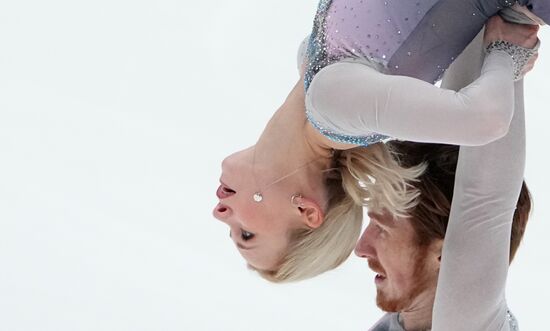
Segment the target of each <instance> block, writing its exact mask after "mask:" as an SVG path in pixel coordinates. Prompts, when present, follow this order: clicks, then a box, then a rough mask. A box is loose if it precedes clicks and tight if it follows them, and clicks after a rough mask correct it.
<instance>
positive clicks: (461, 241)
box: [432, 45, 525, 331]
mask: <svg viewBox="0 0 550 331" xmlns="http://www.w3.org/2000/svg"><path fill="white" fill-rule="evenodd" d="M471 46H472V45H471ZM461 57H462V59H460V61H457V62H456V63H454V64H453V67H452V69H451V71H450V72H449V75H448V76H447V77H445V79H444V83H443V85H444V86H445V87H449V88H457V87H458V86H460V85H461V84H465V83H468V82H469V80H471V79H472V77H477V74H478V73H479V71H478V72H476V69H475V68H477V70H479V67H480V64H481V60H480V58H481V56H480V47H479V45H478V48H477V51H476V49H475V48H472V49H470V50H468V51H467V52H465V53H464V54H463V55H462V56H461ZM512 92H513V93H512V95H513V96H514V99H515V100H514V103H513V105H514V114H513V118H512V121H511V124H510V129H509V131H508V133H507V134H506V135H505V136H504V137H503V138H502V139H499V140H497V141H494V142H492V143H490V144H487V145H484V146H481V147H464V146H463V147H461V148H460V154H459V161H458V165H457V170H456V178H455V188H454V197H453V202H452V207H451V213H450V219H449V225H448V228H447V233H446V237H445V241H444V245H443V255H442V259H441V270H440V273H439V281H438V287H437V292H436V299H435V304H434V310H433V323H432V330H438V331H441V330H445V331H453V330H469V331H476V330H479V331H492V330H510V324H509V321H508V315H507V305H506V300H505V295H504V292H505V283H506V276H507V272H508V263H509V262H508V261H509V246H510V235H511V224H512V219H513V214H514V210H515V206H516V203H517V201H518V197H519V192H520V189H521V184H522V180H523V172H524V164H525V123H524V109H523V81H518V82H516V83H515V86H514V90H513V91H512Z"/></svg>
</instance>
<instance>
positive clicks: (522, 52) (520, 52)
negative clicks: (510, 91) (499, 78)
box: [486, 40, 539, 80]
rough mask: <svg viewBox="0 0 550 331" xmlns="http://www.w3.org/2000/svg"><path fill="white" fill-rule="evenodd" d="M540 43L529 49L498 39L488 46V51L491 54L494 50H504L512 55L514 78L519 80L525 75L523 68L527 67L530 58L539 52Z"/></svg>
mask: <svg viewBox="0 0 550 331" xmlns="http://www.w3.org/2000/svg"><path fill="white" fill-rule="evenodd" d="M538 45H539V44H538V43H537V46H535V48H533V49H529V48H525V47H521V46H518V45H514V44H512V43H510V42H507V41H504V40H497V41H493V42H491V43H490V44H489V45H488V46H487V48H486V51H487V54H490V53H491V52H494V51H503V52H505V53H507V54H508V55H510V56H511V57H512V60H513V61H514V65H513V66H514V80H518V79H521V78H522V77H523V75H522V72H523V68H524V67H525V65H526V64H527V62H529V59H530V58H531V57H532V56H533V55H535V54H536V53H537V50H538Z"/></svg>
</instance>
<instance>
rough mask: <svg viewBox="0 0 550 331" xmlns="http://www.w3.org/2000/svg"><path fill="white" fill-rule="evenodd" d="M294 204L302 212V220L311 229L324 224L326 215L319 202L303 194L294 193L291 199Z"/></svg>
mask: <svg viewBox="0 0 550 331" xmlns="http://www.w3.org/2000/svg"><path fill="white" fill-rule="evenodd" d="M291 202H292V205H293V206H294V208H296V211H297V212H298V213H299V214H300V218H301V221H302V222H303V223H304V224H305V225H306V226H307V227H308V228H310V229H317V228H318V227H320V226H321V225H322V224H323V221H324V220H325V215H324V212H323V209H322V208H321V206H319V204H318V203H317V202H316V201H314V200H312V199H309V198H304V197H302V196H301V195H294V196H293V197H292V199H291Z"/></svg>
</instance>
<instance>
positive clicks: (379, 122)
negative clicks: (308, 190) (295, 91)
mask: <svg viewBox="0 0 550 331" xmlns="http://www.w3.org/2000/svg"><path fill="white" fill-rule="evenodd" d="M428 60H429V59H428ZM511 77H512V58H511V57H510V56H509V55H508V54H505V53H504V52H494V53H492V54H490V56H488V57H487V59H486V61H485V63H484V66H483V69H482V75H481V76H480V77H479V78H478V79H477V80H476V81H474V82H473V83H472V84H470V85H469V86H467V87H465V88H463V89H461V90H460V91H458V92H455V91H452V90H445V89H440V88H438V87H436V86H433V85H431V84H429V83H426V82H424V81H421V80H418V79H414V78H410V77H405V76H391V75H386V74H382V73H380V72H378V71H376V70H375V69H372V68H371V67H369V66H368V65H365V64H363V63H358V62H352V61H351V60H350V61H349V62H339V63H336V64H332V65H330V66H328V67H326V68H324V69H322V70H321V71H320V72H319V73H317V75H316V76H315V77H314V79H313V81H312V82H311V85H310V87H309V89H308V91H307V94H306V109H307V111H308V112H309V115H310V116H311V117H312V118H314V119H315V121H317V122H319V123H320V124H321V125H322V126H323V127H326V128H330V129H331V130H333V131H335V132H337V133H342V134H347V135H352V136H362V135H364V134H365V133H368V132H376V133H379V134H383V135H387V136H391V137H394V138H398V139H402V140H410V141H416V142H432V143H448V144H458V145H483V144H486V143H489V142H491V141H494V140H496V139H498V138H500V137H502V136H503V135H504V134H506V132H507V130H508V126H509V123H510V119H511V117H512V113H513V107H512V103H513V99H512V96H513V82H512V79H511Z"/></svg>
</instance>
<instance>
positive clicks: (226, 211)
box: [213, 203, 233, 223]
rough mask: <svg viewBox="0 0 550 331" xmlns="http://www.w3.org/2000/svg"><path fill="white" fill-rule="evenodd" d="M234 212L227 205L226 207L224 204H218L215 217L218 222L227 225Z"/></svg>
mask: <svg viewBox="0 0 550 331" xmlns="http://www.w3.org/2000/svg"><path fill="white" fill-rule="evenodd" d="M232 213H233V211H232V210H231V208H230V207H229V206H227V205H224V204H223V203H218V204H217V205H216V207H215V208H214V212H213V214H214V217H215V218H217V219H218V220H220V221H222V222H225V223H227V219H228V218H229V217H230V216H231V214H232Z"/></svg>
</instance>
